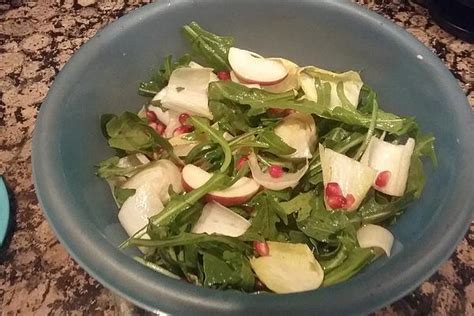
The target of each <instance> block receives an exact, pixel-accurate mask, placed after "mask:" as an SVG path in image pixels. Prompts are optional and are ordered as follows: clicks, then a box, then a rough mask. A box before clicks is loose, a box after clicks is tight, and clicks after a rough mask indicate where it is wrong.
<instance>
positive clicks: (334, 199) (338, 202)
mask: <svg viewBox="0 0 474 316" xmlns="http://www.w3.org/2000/svg"><path fill="white" fill-rule="evenodd" d="M326 200H327V202H328V205H329V207H330V208H332V209H340V208H344V207H345V206H346V204H347V200H346V198H345V197H343V196H342V195H332V196H327V197H326Z"/></svg>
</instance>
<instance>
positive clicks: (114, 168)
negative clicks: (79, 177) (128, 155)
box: [96, 156, 147, 178]
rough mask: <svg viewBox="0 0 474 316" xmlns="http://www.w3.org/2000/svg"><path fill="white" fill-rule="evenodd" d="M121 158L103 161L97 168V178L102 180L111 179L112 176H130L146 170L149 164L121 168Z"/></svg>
mask: <svg viewBox="0 0 474 316" xmlns="http://www.w3.org/2000/svg"><path fill="white" fill-rule="evenodd" d="M119 162H120V158H119V157H117V156H114V157H111V158H108V159H106V160H104V161H101V162H100V163H99V164H98V165H97V167H98V169H97V173H96V174H97V176H99V177H101V178H109V177H112V176H130V175H131V173H132V172H133V173H134V172H137V171H140V170H141V169H143V168H145V167H146V166H147V164H136V165H130V166H128V167H119V166H118V165H119Z"/></svg>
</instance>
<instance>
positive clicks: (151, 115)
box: [146, 111, 158, 122]
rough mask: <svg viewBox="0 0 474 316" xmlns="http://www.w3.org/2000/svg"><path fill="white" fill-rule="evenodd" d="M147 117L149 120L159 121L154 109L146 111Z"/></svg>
mask: <svg viewBox="0 0 474 316" xmlns="http://www.w3.org/2000/svg"><path fill="white" fill-rule="evenodd" d="M146 118H147V120H148V122H156V121H158V117H157V116H156V114H155V112H153V111H146Z"/></svg>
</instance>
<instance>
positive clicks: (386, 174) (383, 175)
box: [375, 170, 392, 188]
mask: <svg viewBox="0 0 474 316" xmlns="http://www.w3.org/2000/svg"><path fill="white" fill-rule="evenodd" d="M391 175H392V173H391V172H390V171H388V170H385V171H382V172H380V173H379V174H378V176H377V178H376V179H375V185H376V186H378V187H380V188H383V187H385V186H386V185H387V184H388V181H389V180H390V176H391Z"/></svg>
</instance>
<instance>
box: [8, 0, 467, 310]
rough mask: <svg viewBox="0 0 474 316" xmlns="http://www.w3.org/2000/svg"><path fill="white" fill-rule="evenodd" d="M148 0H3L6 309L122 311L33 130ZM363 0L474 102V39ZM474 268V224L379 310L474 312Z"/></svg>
mask: <svg viewBox="0 0 474 316" xmlns="http://www.w3.org/2000/svg"><path fill="white" fill-rule="evenodd" d="M148 2H149V1H147V0H143V1H140V0H31V1H27V0H7V1H6V2H5V1H0V174H4V176H5V178H6V181H7V183H8V185H9V187H10V188H11V190H12V197H11V198H12V204H13V205H14V208H15V209H16V214H15V231H14V234H13V236H12V239H11V243H10V245H9V248H8V249H7V250H6V251H5V252H4V253H3V254H2V256H1V258H0V260H1V261H0V304H1V305H0V311H1V312H2V315H16V314H32V315H33V314H35V315H44V314H48V313H51V314H54V315H56V314H57V315H60V314H65V313H72V314H92V313H94V314H96V313H97V314H113V311H114V306H116V305H115V304H116V303H115V302H116V301H117V300H116V298H115V297H114V296H113V295H112V294H111V293H110V292H109V291H108V290H106V289H105V288H103V287H102V286H101V285H100V284H99V283H98V282H96V281H95V280H94V279H93V278H92V277H90V276H89V275H88V274H87V273H86V272H84V271H83V270H82V269H81V268H80V267H79V266H78V265H77V264H76V263H75V262H74V261H73V260H72V259H71V258H70V256H69V255H68V254H67V252H66V251H65V250H64V248H63V247H62V246H61V245H60V244H59V242H58V240H57V239H56V237H55V235H54V234H53V233H52V232H51V230H50V228H49V226H48V224H47V222H46V221H45V219H44V217H43V214H42V212H41V210H40V208H39V206H38V201H37V199H36V196H35V192H34V187H33V184H32V180H31V172H32V171H31V136H32V131H33V128H34V124H35V119H36V116H37V111H38V110H39V108H40V105H41V102H42V100H43V98H44V97H45V95H46V93H47V91H48V87H49V86H50V85H51V82H52V81H53V79H54V77H55V75H56V74H57V73H58V71H59V70H60V69H61V68H62V67H63V65H64V64H65V63H66V62H67V60H68V59H69V57H70V56H71V55H72V54H73V53H74V51H76V50H77V49H78V48H79V47H80V46H81V45H82V44H83V43H84V42H86V41H87V40H88V39H89V38H90V37H91V36H93V35H94V34H95V33H96V32H97V30H99V29H100V28H102V27H103V26H104V25H106V24H108V23H110V22H112V21H114V20H115V19H117V18H118V17H120V16H121V15H123V14H125V13H126V12H128V11H131V10H133V9H135V8H136V7H139V6H141V5H144V4H146V3H148ZM358 2H360V3H361V4H362V5H366V6H368V7H369V8H370V9H372V10H374V11H376V12H379V13H380V14H382V15H384V16H386V17H388V18H390V19H391V20H393V21H395V23H397V24H398V25H400V26H402V27H403V28H405V29H406V30H408V31H409V32H410V33H412V34H413V35H414V36H415V37H417V38H418V39H419V40H420V41H421V42H422V43H424V44H425V45H426V46H428V47H429V48H430V49H431V50H432V51H433V52H435V53H436V54H437V55H438V56H439V57H440V58H441V59H442V60H443V61H444V62H445V63H446V65H447V66H448V68H449V69H450V70H451V71H452V73H453V75H454V76H455V77H456V78H457V79H458V80H459V83H460V85H461V87H462V88H463V89H464V91H465V92H466V95H467V96H468V99H469V101H470V103H471V105H474V91H473V86H472V85H473V79H474V75H473V71H472V70H473V64H474V63H473V61H474V50H473V46H472V45H470V44H467V43H465V42H462V41H460V40H456V39H455V38H453V37H452V36H451V35H449V34H447V33H446V32H444V31H442V30H441V29H440V28H439V27H438V26H436V25H435V24H434V23H433V21H432V20H431V18H430V17H429V16H428V14H427V12H426V10H425V9H423V8H422V7H420V6H417V5H414V4H411V3H409V2H406V1H400V0H394V1H367V0H359V1H358ZM382 3H383V4H382ZM473 270H474V226H473V225H471V229H470V231H469V232H468V234H466V236H465V238H464V239H463V240H462V242H461V243H460V244H459V246H458V247H457V249H456V251H455V253H454V254H453V255H452V256H451V258H450V259H449V260H448V261H447V262H446V263H445V264H444V265H443V266H442V267H441V268H440V269H439V271H438V272H437V273H436V274H435V275H433V276H432V277H431V278H430V279H429V280H428V281H427V282H425V283H423V284H422V285H421V286H420V287H419V288H418V289H417V290H416V291H414V292H413V293H412V294H410V295H408V296H406V297H405V298H403V299H402V300H400V301H398V302H396V303H394V304H392V305H391V306H389V307H387V308H385V309H383V310H380V311H378V312H377V313H376V314H377V315H395V314H404V315H427V314H433V315H459V314H465V315H474V306H473V303H474V283H473V277H474V272H473ZM118 301H119V303H120V304H119V305H122V304H123V302H121V301H120V300H118Z"/></svg>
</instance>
